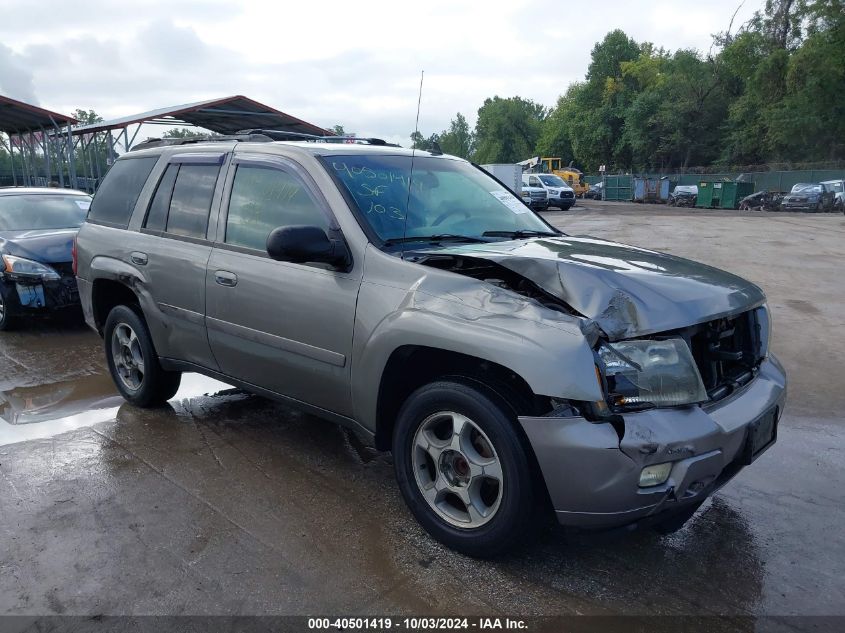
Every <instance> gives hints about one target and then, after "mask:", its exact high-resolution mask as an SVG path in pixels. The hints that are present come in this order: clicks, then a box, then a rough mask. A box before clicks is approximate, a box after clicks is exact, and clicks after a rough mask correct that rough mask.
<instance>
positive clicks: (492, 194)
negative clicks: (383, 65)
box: [326, 155, 553, 241]
mask: <svg viewBox="0 0 845 633" xmlns="http://www.w3.org/2000/svg"><path fill="white" fill-rule="evenodd" d="M326 163H327V166H328V168H329V169H330V170H331V171H332V172H333V173H334V174H335V175H336V176H337V177H338V178H339V179H340V181H341V182H342V183H343V185H344V186H345V187H346V189H347V190H348V191H349V194H350V195H351V197H352V199H353V200H354V201H355V204H356V205H357V207H358V210H359V211H360V215H361V217H363V218H364V219H365V220H366V221H367V223H368V224H369V225H370V226H371V227H372V229H373V231H375V232H376V234H377V235H378V236H379V238H381V239H382V240H391V239H392V240H397V239H402V238H403V237H415V236H420V237H422V236H431V235H445V234H449V235H452V236H467V237H473V238H479V239H480V238H484V240H485V241H486V240H487V239H488V238H487V237H486V236H484V233H485V232H489V231H505V232H517V231H528V232H530V231H541V232H543V233H546V232H549V231H552V230H553V229H550V228H549V226H548V225H547V224H545V223H544V222H543V221H542V220H540V219H539V218H538V217H537V216H536V215H535V214H534V212H533V211H531V209H529V208H528V207H527V206H526V205H525V203H524V202H522V200H521V199H520V198H518V197H516V196H515V195H513V193H511V192H510V191H508V190H507V189H505V188H504V187H503V186H502V185H500V184H499V183H497V182H496V181H495V180H493V179H492V178H490V177H489V176H487V175H486V174H485V172H483V171H481V170H479V169H476V168H475V167H473V166H472V165H470V164H469V163H466V162H464V161H458V160H451V159H444V158H432V157H428V156H417V157H416V158H415V159H414V173H413V178H411V157H410V156H367V155H359V156H331V157H328V158H327V159H326ZM409 181H410V185H411V186H410V193H409V189H408V183H409Z"/></svg>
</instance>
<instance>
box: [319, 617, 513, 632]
mask: <svg viewBox="0 0 845 633" xmlns="http://www.w3.org/2000/svg"><path fill="white" fill-rule="evenodd" d="M308 628H309V629H310V630H341V631H366V630H370V631H388V630H398V631H401V630H408V631H421V630H429V631H446V630H479V631H485V630H489V631H495V630H511V631H516V630H525V629H527V628H528V625H527V623H526V622H525V621H524V620H520V619H513V618H485V617H478V618H435V617H420V618H414V617H411V618H386V617H381V618H378V617H373V618H363V617H353V618H308Z"/></svg>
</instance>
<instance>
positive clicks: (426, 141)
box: [411, 132, 440, 151]
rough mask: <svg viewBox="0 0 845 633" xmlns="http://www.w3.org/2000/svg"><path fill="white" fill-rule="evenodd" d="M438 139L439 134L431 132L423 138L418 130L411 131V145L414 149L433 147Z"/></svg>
mask: <svg viewBox="0 0 845 633" xmlns="http://www.w3.org/2000/svg"><path fill="white" fill-rule="evenodd" d="M439 139H440V136H439V135H437V134H432V135H431V136H429V137H428V138H425V137H424V136H423V135H422V134H421V133H420V132H411V147H412V148H414V149H421V150H423V151H428V150H430V149H432V148H433V147H434V144H435V143H437V142H438V141H439Z"/></svg>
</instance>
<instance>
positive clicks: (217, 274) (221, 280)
mask: <svg viewBox="0 0 845 633" xmlns="http://www.w3.org/2000/svg"><path fill="white" fill-rule="evenodd" d="M214 281H216V282H217V283H218V284H220V285H221V286H230V287H231V286H237V285H238V276H237V275H236V274H235V273H230V272H229V271H228V270H215V271H214Z"/></svg>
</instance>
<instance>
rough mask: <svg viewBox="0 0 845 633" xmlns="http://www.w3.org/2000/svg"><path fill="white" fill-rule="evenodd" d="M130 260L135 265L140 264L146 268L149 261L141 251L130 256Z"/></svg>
mask: <svg viewBox="0 0 845 633" xmlns="http://www.w3.org/2000/svg"><path fill="white" fill-rule="evenodd" d="M129 259H131V260H132V263H133V264H138V265H139V266H146V265H147V262H148V261H149V259H148V258H147V254H146V253H142V252H140V251H133V252H132V253H130V254H129Z"/></svg>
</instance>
